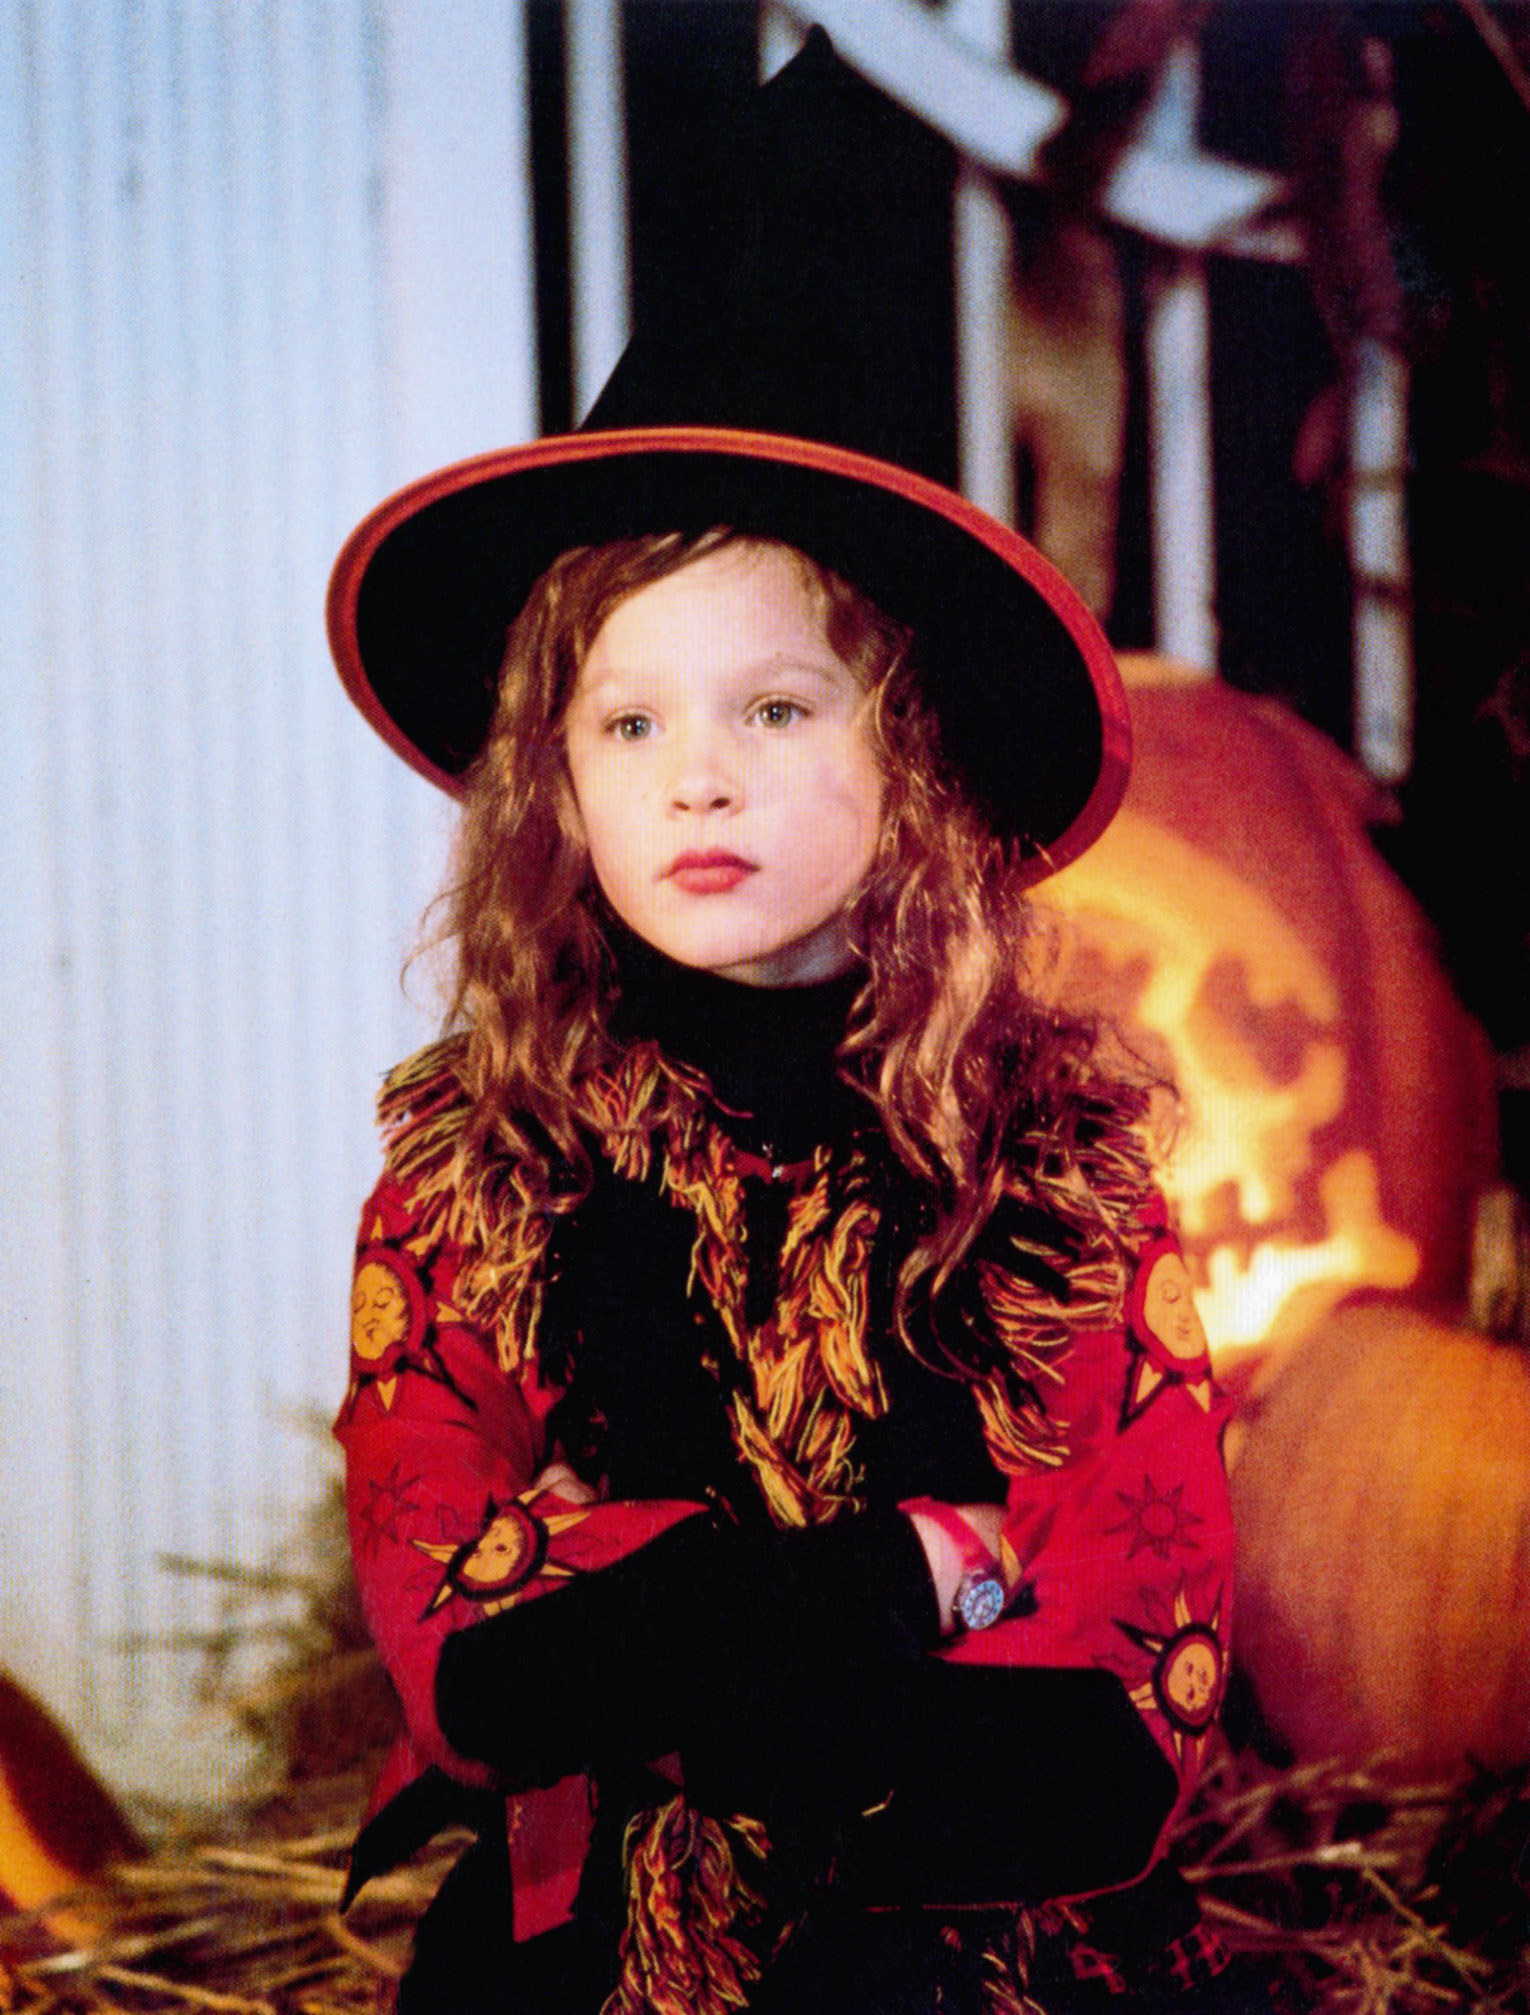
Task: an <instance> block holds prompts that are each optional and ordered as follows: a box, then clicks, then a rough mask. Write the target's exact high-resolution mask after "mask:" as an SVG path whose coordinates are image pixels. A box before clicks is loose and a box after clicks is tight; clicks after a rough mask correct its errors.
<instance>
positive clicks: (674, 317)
mask: <svg viewBox="0 0 1530 2015" xmlns="http://www.w3.org/2000/svg"><path fill="white" fill-rule="evenodd" d="M928 149H929V140H928V136H926V135H924V134H923V130H922V129H921V128H919V127H917V126H916V125H915V124H914V123H913V122H912V121H910V120H909V119H908V118H907V116H906V115H905V114H903V113H901V112H899V111H898V110H897V108H895V107H893V106H891V105H889V104H888V103H887V101H886V100H884V99H883V98H882V97H881V96H880V95H879V94H878V93H877V92H876V91H875V90H873V89H872V88H871V87H870V86H869V85H867V84H865V83H864V82H862V80H861V79H860V78H858V77H857V76H856V75H855V74H854V73H853V72H852V71H850V70H849V69H847V68H846V67H845V66H844V65H843V64H842V63H841V62H840V61H839V60H838V58H837V57H836V56H835V54H834V51H833V49H832V48H831V47H830V44H829V41H828V38H827V37H826V36H825V35H824V34H823V33H822V31H821V30H816V29H815V30H814V31H813V33H812V34H811V35H810V36H809V37H808V40H807V42H806V44H805V45H804V47H803V49H802V51H801V53H800V54H799V55H798V56H796V57H795V58H794V59H793V60H792V62H790V63H789V64H788V65H787V66H786V67H785V69H783V70H782V71H780V72H779V74H778V75H777V76H776V77H774V78H773V79H772V80H771V82H770V83H768V84H767V85H765V86H764V87H763V88H762V89H761V90H760V91H759V92H757V93H756V94H755V96H754V98H753V99H752V100H751V101H750V103H749V105H748V107H747V109H746V111H745V113H744V115H743V117H742V118H741V119H740V120H739V122H738V123H737V124H736V126H735V127H734V129H733V131H732V132H731V134H730V145H729V154H728V158H727V160H726V161H725V162H723V163H720V164H718V165H717V167H716V171H715V172H714V173H713V174H711V175H710V176H709V177H708V178H707V182H706V192H707V193H706V199H705V201H704V202H703V203H702V204H701V205H700V206H699V207H698V209H697V211H696V213H695V214H694V216H693V217H692V218H691V219H690V220H689V222H688V223H687V226H686V228H685V229H684V230H683V231H682V232H679V233H677V234H676V237H675V239H674V240H673V241H672V242H671V243H670V245H669V246H668V248H667V256H666V259H665V262H664V267H665V269H664V271H663V273H662V274H661V275H660V276H659V284H657V285H656V287H655V289H654V295H655V299H656V302H657V304H658V305H657V307H656V309H655V311H654V312H653V313H652V314H649V315H646V316H645V318H644V320H643V322H642V325H641V326H640V327H639V328H638V329H637V331H636V332H635V334H634V335H633V337H632V340H631V342H630V343H629V345H628V347H627V349H626V351H625V352H624V354H623V356H622V358H621V361H620V362H619V363H618V365H617V367H616V369H615V371H614V372H613V373H612V376H611V378H610V381H609V382H608V384H607V385H606V387H605V389H604V391H603V392H602V393H601V395H600V397H599V399H598V400H597V401H596V403H595V405H594V407H593V409H592V410H591V412H590V413H589V415H588V417H587V418H586V419H585V421H584V422H583V424H582V425H581V426H580V427H579V428H578V430H577V431H575V432H574V433H571V434H561V435H554V436H550V437H547V438H545V439H543V440H540V441H536V442H532V443H531V444H529V445H527V446H524V447H518V448H506V449H503V450H500V451H499V452H497V453H493V454H488V455H482V456H478V457H476V458H475V459H473V460H472V461H468V462H459V463H456V464H454V465H453V466H452V467H451V468H448V469H442V470H440V471H438V472H437V473H436V474H434V475H431V476H427V477H425V478H423V479H422V480H421V481H419V482H416V483H412V484H410V485H409V487H408V488H407V489H404V490H401V491H400V492H399V493H398V494H397V495H396V496H394V497H392V498H390V499H389V500H388V501H387V502H386V503H384V504H383V505H381V506H380V507H379V508H378V509H377V510H375V511H374V512H373V513H372V514H371V515H370V516H369V517H368V518H367V519H366V520H365V521H364V522H363V523H362V524H361V525H360V526H358V528H357V529H356V531H355V532H354V533H353V534H352V535H351V537H350V539H349V540H348V541H347V543H346V545H345V548H344V550H343V551H342V553H341V555H340V558H339V561H338V562H337V564H336V567H335V572H334V576H333V579H332V580H331V583H330V592H329V612H328V613H329V634H330V643H331V647H332V649H333V651H334V654H335V658H336V661H337V663H338V664H339V667H340V674H341V677H342V679H343V680H344V681H345V684H346V687H347V690H348V691H349V692H350V694H351V696H352V698H353V699H354V700H355V701H356V703H357V705H358V706H359V707H360V708H361V709H362V711H363V713H365V714H366V716H367V718H368V719H369V720H370V721H371V722H372V724H373V725H374V727H376V728H377V729H378V730H379V732H380V733H381V734H382V735H383V737H384V739H385V740H387V741H388V742H389V743H390V744H391V746H392V747H393V748H395V749H396V750H397V751H398V753H399V754H400V755H402V756H403V757H404V759H405V760H406V761H407V762H409V763H411V764H412V765H413V766H414V768H415V769H417V770H419V771H420V772H421V773H422V774H423V775H425V776H427V777H429V778H430V779H431V781H432V782H433V783H436V784H439V785H441V786H442V787H443V788H444V789H446V790H455V789H456V788H458V786H459V784H460V781H461V779H462V777H463V775H464V773H465V772H466V770H467V769H468V767H469V765H470V764H471V763H472V761H473V758H474V757H475V756H476V755H477V753H478V751H479V749H480V748H481V747H482V745H483V741H484V737H485V735H486V734H487V731H488V726H489V720H490V716H491V714H492V712H493V707H494V697H495V688H496V683H497V680H498V676H499V671H500V666H501V661H502V659H503V655H504V648H505V637H506V632H507V630H508V629H509V626H510V624H511V623H512V622H513V621H514V619H515V617H516V616H517V614H518V613H519V612H520V610H521V608H522V606H523V605H524V603H525V601H526V598H527V596H528V595H529V594H530V592H531V589H532V587H533V585H534V584H535V582H536V581H537V579H538V577H539V576H540V575H541V574H542V573H543V572H544V570H545V569H546V568H547V567H548V566H550V565H551V563H552V562H553V560H555V559H556V558H557V557H558V555H559V554H560V553H562V552H565V551H567V550H568V549H569V548H570V547H573V546H585V545H598V544H601V543H603V542H605V541H606V540H609V539H616V538H623V537H628V536H632V535H636V534H641V533H649V532H669V531H696V532H700V531H705V530H707V529H708V528H710V527H711V526H714V525H728V526H731V527H733V529H735V530H736V531H739V532H743V533H754V534H758V535H761V536H768V537H771V538H775V539H780V540H784V541H785V542H786V543H787V544H789V545H793V546H796V547H798V548H799V549H800V550H801V551H803V552H805V553H808V554H810V555H811V556H812V557H813V558H814V559H816V560H818V561H820V562H821V563H822V564H823V565H825V566H827V567H830V568H832V569H833V570H834V571H835V572H836V573H838V574H841V575H842V576H844V578H845V579H847V580H849V581H851V582H853V583H854V584H855V585H856V586H857V587H858V588H860V589H861V591H862V592H863V593H865V594H866V595H868V596H870V598H871V599H872V601H874V602H875V603H877V604H878V606H880V607H881V608H883V609H885V610H886V611H887V613H888V614H889V615H892V616H894V617H897V618H898V619H899V620H901V621H902V622H905V623H907V624H908V625H909V626H910V628H911V629H912V630H913V631H914V633H915V635H916V637H917V639H918V649H919V660H920V667H921V677H922V683H923V687H924V691H925V693H926V695H927V696H928V698H929V700H930V701H931V703H932V704H933V706H934V708H935V711H936V713H937V715H938V716H939V720H940V725H941V737H942V746H943V748H944V751H945V754H946V756H947V758H948V760H949V761H950V762H951V763H952V764H953V765H954V767H955V768H956V769H957V771H958V772H959V773H960V774H961V776H962V777H963V779H964V781H965V782H966V784H967V786H968V788H969V789H970V791H971V792H972V795H973V796H974V798H975V799H976V800H977V802H978V803H979V804H980V805H981V806H982V807H983V809H984V810H985V811H986V813H987V814H988V816H989V817H990V819H991V820H992V821H993V823H994V825H995V827H996V829H997V830H999V831H1000V832H1002V833H1004V834H1006V835H1010V836H1015V837H1019V838H1021V839H1023V840H1024V841H1025V842H1026V843H1027V844H1028V846H1029V847H1030V848H1031V849H1032V850H1033V851H1034V854H1035V858H1036V872H1037V875H1038V876H1039V875H1041V874H1043V873H1046V872H1048V871H1049V870H1050V869H1051V868H1053V867H1058V866H1061V865H1062V864H1063V863H1064V862H1065V861H1067V860H1071V859H1073V858H1074V857H1075V856H1076V855H1078V854H1080V853H1082V852H1083V850H1084V848H1085V847H1087V846H1088V845H1089V844H1090V842H1091V841H1092V840H1094V839H1096V838H1097V837H1098V835H1099V834H1100V833H1101V832H1102V831H1103V830H1104V827H1105V825H1106V824H1107V823H1108V821H1109V819H1110V817H1111V815H1112V813H1113V812H1114V811H1115V809H1116V807H1117V805H1118V804H1119V803H1120V800H1121V795H1122V792H1123V791H1124V790H1125V787H1126V775H1127V769H1128V764H1129V757H1130V730H1129V727H1128V722H1127V712H1126V703H1125V699H1124V696H1123V694H1122V691H1121V685H1120V680H1119V677H1118V675H1117V672H1116V668H1115V662H1114V659H1113V658H1112V656H1111V652H1110V648H1109V645H1108V644H1107V643H1106V641H1105V638H1104V636H1103V634H1102V632H1101V631H1100V628H1099V626H1098V625H1097V623H1096V622H1095V620H1094V618H1093V616H1092V615H1091V614H1090V613H1089V611H1088V609H1087V608H1086V607H1085V606H1084V604H1083V602H1082V601H1080V599H1079V597H1078V596H1077V595H1076V594H1075V593H1074V591H1073V589H1072V588H1070V587H1069V585H1068V583H1067V582H1066V581H1065V580H1064V579H1063V577H1062V576H1061V575H1060V574H1059V573H1058V572H1057V570H1056V569H1055V568H1054V567H1053V566H1052V565H1051V563H1050V562H1049V561H1047V560H1046V559H1044V558H1043V557H1042V555H1041V554H1040V553H1038V552H1037V551H1036V549H1035V548H1034V547H1033V546H1031V545H1029V544H1028V543H1027V542H1026V541H1025V540H1024V539H1022V538H1020V537H1019V536H1018V535H1017V534H1016V533H1015V532H1012V531H1011V530H1010V529H1009V528H1008V527H1007V526H1005V525H1001V524H1000V523H999V522H998V521H997V520H996V519H994V518H991V517H990V516H988V515H987V513H986V512H983V511H981V510H979V509H977V508H976V506H974V505H972V504H970V503H968V502H967V501H966V499H965V498H963V497H960V496H958V495H957V494H956V492H955V491H953V490H951V489H949V488H948V487H946V485H944V484H943V483H940V482H938V481H936V480H934V479H933V478H932V477H931V476H930V475H929V474H926V473H921V471H922V470H928V469H929V468H930V467H931V466H932V465H934V466H939V465H940V464H941V463H942V462H943V461H944V459H945V453H944V450H945V448H946V446H947V444H945V443H943V442H941V441H940V440H939V439H938V438H936V430H934V429H932V427H931V426H930V424H929V422H928V418H927V415H928V413H929V410H930V402H929V401H928V399H922V398H921V397H919V396H918V389H919V379H920V375H921V371H922V370H923V369H924V368H925V364H926V360H923V359H922V358H921V355H920V347H919V345H920V334H919V328H918V326H917V325H916V324H914V323H913V322H912V321H911V318H910V317H909V315H908V314H907V301H908V288H909V286H910V284H911V281H912V280H913V279H915V278H916V277H917V276H911V275H910V274H909V272H908V270H907V269H908V250H907V245H908V239H907V234H906V232H900V223H901V217H902V213H903V211H904V209H905V202H906V194H907V192H909V191H910V190H911V188H912V184H913V180H915V179H917V177H918V176H919V175H920V174H921V173H926V174H927V156H928Z"/></svg>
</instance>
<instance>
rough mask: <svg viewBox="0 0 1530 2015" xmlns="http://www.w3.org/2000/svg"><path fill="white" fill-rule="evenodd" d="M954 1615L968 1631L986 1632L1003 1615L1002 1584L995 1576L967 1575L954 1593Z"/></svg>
mask: <svg viewBox="0 0 1530 2015" xmlns="http://www.w3.org/2000/svg"><path fill="white" fill-rule="evenodd" d="M956 1613H957V1615H958V1616H959V1617H960V1618H961V1620H962V1623H963V1624H964V1625H965V1627H966V1628H967V1629H968V1630H986V1629H987V1628H988V1626H989V1625H990V1624H991V1623H997V1622H998V1620H999V1618H1000V1617H1001V1616H1002V1615H1003V1614H1004V1583H1003V1582H1002V1581H1001V1580H1000V1579H999V1577H998V1575H996V1574H969V1575H968V1576H967V1578H966V1579H965V1580H964V1581H963V1583H962V1585H961V1587H960V1588H959V1589H958V1590H957V1592H956Z"/></svg>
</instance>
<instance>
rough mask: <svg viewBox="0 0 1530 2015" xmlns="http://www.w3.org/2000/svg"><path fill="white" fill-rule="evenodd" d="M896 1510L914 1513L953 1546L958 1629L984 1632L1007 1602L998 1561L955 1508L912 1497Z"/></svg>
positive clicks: (953, 1606)
mask: <svg viewBox="0 0 1530 2015" xmlns="http://www.w3.org/2000/svg"><path fill="white" fill-rule="evenodd" d="M899 1509H900V1510H901V1511H904V1512H910V1511H917V1512H918V1513H919V1514H920V1515H921V1517H924V1518H927V1519H929V1521H930V1523H931V1524H932V1525H938V1526H939V1527H940V1529H941V1531H942V1532H943V1533H944V1534H945V1535H946V1537H947V1538H948V1539H949V1540H951V1541H952V1543H953V1544H954V1545H955V1547H956V1549H957V1553H958V1556H959V1558H960V1560H961V1563H962V1578H961V1580H960V1581H959V1582H958V1583H957V1584H956V1598H955V1600H954V1601H953V1603H952V1605H951V1608H952V1613H953V1614H954V1615H955V1617H956V1620H957V1622H958V1623H959V1624H960V1625H961V1626H962V1628H963V1629H964V1630H987V1629H988V1627H989V1626H990V1625H991V1624H994V1623H997V1622H998V1620H999V1618H1000V1617H1001V1616H1002V1615H1003V1614H1004V1611H1005V1608H1006V1606H1007V1604H1008V1602H1009V1590H1008V1589H1007V1588H1006V1587H1005V1586H1004V1576H1003V1575H1002V1574H1001V1573H1000V1571H999V1563H998V1561H996V1560H995V1559H994V1557H993V1555H992V1554H991V1553H990V1552H989V1551H988V1548H987V1547H986V1546H985V1545H984V1544H983V1542H982V1540H981V1539H979V1538H978V1536H977V1534H976V1533H975V1532H974V1531H973V1529H972V1527H971V1526H970V1525H969V1524H968V1523H967V1521H966V1519H965V1518H963V1517H962V1515H961V1513H960V1512H959V1511H958V1510H957V1509H956V1507H955V1505H953V1504H943V1503H942V1502H941V1500H940V1499H939V1498H938V1497H915V1498H911V1499H910V1500H909V1502H908V1503H907V1504H903V1505H900V1506H899Z"/></svg>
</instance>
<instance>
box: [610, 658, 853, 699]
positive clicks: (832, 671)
mask: <svg viewBox="0 0 1530 2015" xmlns="http://www.w3.org/2000/svg"><path fill="white" fill-rule="evenodd" d="M670 669H671V668H670V667H669V666H664V667H662V668H660V667H655V666H638V665H623V664H614V665H608V666H607V667H606V668H605V670H604V671H601V672H599V673H597V674H596V676H595V677H594V678H593V679H590V680H589V681H588V682H587V683H586V681H585V679H584V677H583V675H582V674H581V676H580V679H579V681H578V684H577V687H576V691H577V692H579V693H580V694H581V695H589V694H592V693H600V692H603V691H604V690H605V689H606V687H607V686H616V685H621V684H623V683H624V682H626V681H628V680H636V681H637V682H639V683H642V682H643V681H644V680H646V679H648V678H651V677H653V676H655V675H656V674H658V675H662V673H664V672H667V671H669V670H670ZM793 672H797V673H800V674H802V676H803V677H805V678H811V679H817V680H819V681H820V682H821V683H822V684H823V685H826V686H834V685H838V684H839V683H840V681H841V680H842V679H843V680H848V681H849V682H850V683H851V684H854V683H855V674H854V673H853V672H852V671H851V670H850V667H849V666H848V665H846V664H842V663H841V662H840V660H839V659H838V658H834V659H833V660H825V661H823V662H821V663H815V662H814V661H813V660H812V659H810V658H793V657H773V658H761V659H759V660H757V661H752V662H750V663H749V664H745V665H739V666H737V667H735V668H734V670H733V671H732V672H730V673H729V678H730V679H731V680H734V681H736V682H737V683H738V684H739V685H741V686H743V685H751V684H756V683H760V682H764V683H768V682H769V681H770V680H771V679H773V678H782V677H786V676H788V675H790V674H791V673H793Z"/></svg>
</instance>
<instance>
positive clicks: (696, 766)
mask: <svg viewBox="0 0 1530 2015" xmlns="http://www.w3.org/2000/svg"><path fill="white" fill-rule="evenodd" d="M669 795H670V804H671V806H672V807H673V808H674V810H676V811H678V812H722V811H727V810H728V809H729V808H730V807H731V806H733V805H734V804H736V803H737V801H738V797H739V779H738V775H737V771H736V769H735V766H734V765H733V764H732V763H731V762H730V761H729V760H728V756H727V752H726V750H725V749H724V748H723V746H722V742H721V737H720V736H719V735H718V734H716V733H715V732H707V731H697V732H695V733H693V734H690V735H687V736H686V737H685V739H684V741H683V742H682V743H681V745H680V746H679V747H678V748H677V749H676V750H675V767H674V771H673V773H672V775H671V778H670V794H669Z"/></svg>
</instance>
